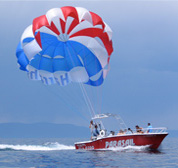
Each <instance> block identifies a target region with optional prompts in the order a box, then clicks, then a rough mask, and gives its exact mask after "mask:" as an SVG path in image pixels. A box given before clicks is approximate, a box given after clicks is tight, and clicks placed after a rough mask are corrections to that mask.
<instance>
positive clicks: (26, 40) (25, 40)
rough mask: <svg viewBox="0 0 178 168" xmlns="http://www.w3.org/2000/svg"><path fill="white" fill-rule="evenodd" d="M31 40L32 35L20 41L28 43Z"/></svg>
mask: <svg viewBox="0 0 178 168" xmlns="http://www.w3.org/2000/svg"><path fill="white" fill-rule="evenodd" d="M33 40H34V38H33V37H27V38H25V39H23V41H22V43H30V42H31V41H33Z"/></svg>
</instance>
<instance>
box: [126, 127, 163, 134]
mask: <svg viewBox="0 0 178 168" xmlns="http://www.w3.org/2000/svg"><path fill="white" fill-rule="evenodd" d="M128 132H130V133H144V134H145V133H156V134H161V133H166V132H167V128H166V127H158V128H140V129H137V130H136V129H134V130H132V132H131V131H127V132H126V133H128Z"/></svg>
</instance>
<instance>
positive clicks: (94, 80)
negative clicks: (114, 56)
mask: <svg viewBox="0 0 178 168" xmlns="http://www.w3.org/2000/svg"><path fill="white" fill-rule="evenodd" d="M112 52H113V47H112V30H111V29H110V27H109V26H108V25H107V24H106V23H105V22H104V21H103V20H102V18H101V17H100V16H98V15H97V14H95V13H93V12H91V11H88V10H87V9H85V8H81V7H71V6H66V7H62V8H54V9H51V10H49V11H48V12H47V13H46V15H42V16H40V17H37V18H35V19H34V20H33V23H32V25H30V26H28V27H27V28H26V29H25V31H24V32H23V34H22V37H21V40H20V42H19V45H18V47H17V50H16V56H17V62H18V64H19V66H20V69H21V70H23V71H27V73H28V76H29V78H30V79H32V80H41V81H42V82H43V83H44V84H46V85H51V84H55V83H57V84H59V85H61V86H65V85H67V84H69V83H70V82H79V83H84V84H88V85H92V86H99V85H101V84H102V83H103V81H104V79H105V77H106V75H107V73H108V71H109V60H110V56H111V53H112Z"/></svg>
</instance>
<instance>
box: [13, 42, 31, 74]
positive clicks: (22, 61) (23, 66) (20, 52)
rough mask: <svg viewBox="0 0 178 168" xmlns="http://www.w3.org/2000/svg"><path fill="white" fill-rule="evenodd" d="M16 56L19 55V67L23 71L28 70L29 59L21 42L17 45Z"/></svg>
mask: <svg viewBox="0 0 178 168" xmlns="http://www.w3.org/2000/svg"><path fill="white" fill-rule="evenodd" d="M16 57H17V62H18V64H19V65H20V67H19V68H20V69H21V70H23V71H27V69H26V66H27V65H28V64H29V60H28V58H27V56H26V55H25V53H24V51H23V48H22V45H21V42H19V44H18V46H17V49H16Z"/></svg>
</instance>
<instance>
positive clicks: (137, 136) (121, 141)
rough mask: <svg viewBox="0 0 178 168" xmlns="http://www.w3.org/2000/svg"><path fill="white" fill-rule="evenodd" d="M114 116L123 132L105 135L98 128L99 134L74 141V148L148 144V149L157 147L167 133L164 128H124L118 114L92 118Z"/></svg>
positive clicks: (103, 130)
mask: <svg viewBox="0 0 178 168" xmlns="http://www.w3.org/2000/svg"><path fill="white" fill-rule="evenodd" d="M111 116H112V117H114V118H116V119H117V120H119V121H120V125H121V126H120V127H121V128H125V129H124V130H125V132H122V133H120V134H119V135H118V134H117V135H115V133H114V131H112V132H111V134H109V135H107V131H106V130H105V129H100V132H99V135H98V136H95V137H93V136H92V138H91V140H89V141H84V142H76V143H75V148H76V149H85V150H95V149H108V148H116V147H126V146H148V148H150V149H157V148H158V147H159V146H160V144H161V142H162V141H163V139H164V138H165V137H166V136H167V135H168V133H167V132H166V130H167V129H166V128H151V129H148V128H145V129H143V128H142V129H141V131H140V132H138V130H133V131H132V130H131V129H126V125H125V123H124V122H123V120H122V119H121V118H120V117H119V116H118V115H113V114H100V115H97V116H95V117H94V118H92V119H93V120H96V119H103V118H107V117H111Z"/></svg>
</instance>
